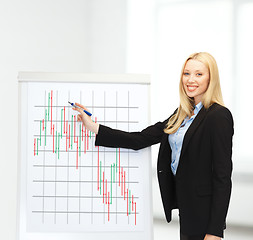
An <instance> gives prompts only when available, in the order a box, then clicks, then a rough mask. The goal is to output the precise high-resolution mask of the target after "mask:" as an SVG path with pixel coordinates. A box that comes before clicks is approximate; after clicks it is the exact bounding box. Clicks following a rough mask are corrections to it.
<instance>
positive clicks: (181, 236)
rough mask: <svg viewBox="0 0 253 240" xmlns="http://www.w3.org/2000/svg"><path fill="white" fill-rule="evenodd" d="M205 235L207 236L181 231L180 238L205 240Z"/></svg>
mask: <svg viewBox="0 0 253 240" xmlns="http://www.w3.org/2000/svg"><path fill="white" fill-rule="evenodd" d="M204 237H205V234H202V235H194V236H187V235H184V234H182V233H180V240H204Z"/></svg>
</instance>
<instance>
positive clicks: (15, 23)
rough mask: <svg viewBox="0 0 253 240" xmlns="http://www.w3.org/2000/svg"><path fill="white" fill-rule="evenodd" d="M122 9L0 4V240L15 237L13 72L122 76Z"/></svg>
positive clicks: (58, 1) (67, 2)
mask: <svg viewBox="0 0 253 240" xmlns="http://www.w3.org/2000/svg"><path fill="white" fill-rule="evenodd" d="M105 2H106V3H105ZM125 4H126V1H117V0H107V1H103V0H92V1H91V0H53V1H52V0H43V1H42V0H1V1H0V33H1V34H0V102H1V104H2V107H1V109H2V113H1V118H0V129H1V132H0V133H1V140H0V152H1V157H0V159H1V161H0V164H1V165H0V191H1V198H0V234H1V236H0V238H1V239H5V240H9V239H10V240H13V239H15V237H16V236H15V235H16V233H15V231H16V197H17V194H16V191H17V149H18V83H17V75H18V72H19V71H48V72H50V71H51V72H117V73H121V72H124V71H125V51H126V46H125V32H126V7H125ZM108 56H110V58H108Z"/></svg>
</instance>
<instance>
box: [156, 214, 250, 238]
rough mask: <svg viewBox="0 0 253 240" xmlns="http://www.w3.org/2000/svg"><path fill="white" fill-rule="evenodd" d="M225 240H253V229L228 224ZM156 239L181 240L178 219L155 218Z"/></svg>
mask: <svg viewBox="0 0 253 240" xmlns="http://www.w3.org/2000/svg"><path fill="white" fill-rule="evenodd" d="M224 239H225V240H253V229H250V228H247V227H239V226H227V229H226V230H225V237H224ZM154 240H179V225H178V223H177V222H176V221H174V222H171V223H169V224H168V223H166V222H165V221H163V220H160V219H155V220H154Z"/></svg>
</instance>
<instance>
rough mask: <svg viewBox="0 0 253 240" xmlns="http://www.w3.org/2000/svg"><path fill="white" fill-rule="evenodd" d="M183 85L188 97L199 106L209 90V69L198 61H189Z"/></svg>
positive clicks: (184, 73) (184, 72) (185, 69)
mask: <svg viewBox="0 0 253 240" xmlns="http://www.w3.org/2000/svg"><path fill="white" fill-rule="evenodd" d="M182 83H183V87H184V90H185V92H186V94H187V96H188V97H190V98H194V102H195V105H197V104H198V103H199V102H200V101H201V99H202V97H203V95H204V93H205V92H206V90H207V88H208V84H209V70H208V68H207V67H206V66H205V65H204V64H203V63H202V62H200V61H198V60H195V59H190V60H188V61H187V63H186V65H185V68H184V71H183V76H182Z"/></svg>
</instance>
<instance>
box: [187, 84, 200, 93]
mask: <svg viewBox="0 0 253 240" xmlns="http://www.w3.org/2000/svg"><path fill="white" fill-rule="evenodd" d="M197 87H198V86H195V85H187V89H188V91H189V92H193V91H195V90H196V89H197Z"/></svg>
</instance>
